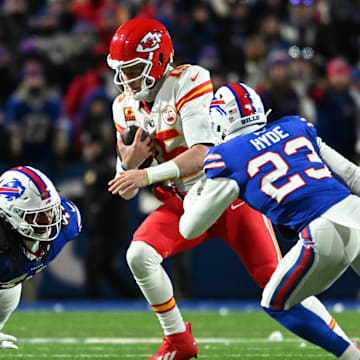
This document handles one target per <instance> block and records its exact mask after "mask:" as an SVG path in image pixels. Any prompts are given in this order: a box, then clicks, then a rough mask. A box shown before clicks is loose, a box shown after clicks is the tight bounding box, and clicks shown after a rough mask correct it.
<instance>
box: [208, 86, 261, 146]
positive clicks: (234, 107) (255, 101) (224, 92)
mask: <svg viewBox="0 0 360 360" xmlns="http://www.w3.org/2000/svg"><path fill="white" fill-rule="evenodd" d="M210 118H211V126H212V129H213V131H214V132H215V135H216V137H217V138H218V139H219V140H220V141H222V140H224V138H225V136H227V135H230V134H232V133H234V132H235V131H236V132H238V133H239V135H240V134H243V133H245V132H246V131H243V132H241V131H238V130H243V129H244V128H246V127H249V126H251V125H258V126H259V127H260V126H261V125H265V124H266V121H267V120H266V114H265V111H264V106H263V103H262V101H261V99H260V96H259V95H258V94H257V93H256V92H255V90H254V89H252V88H251V87H249V86H247V85H245V84H242V83H232V84H228V85H225V86H222V87H221V88H219V89H218V90H217V91H216V93H215V96H214V98H213V99H212V101H211V104H210Z"/></svg>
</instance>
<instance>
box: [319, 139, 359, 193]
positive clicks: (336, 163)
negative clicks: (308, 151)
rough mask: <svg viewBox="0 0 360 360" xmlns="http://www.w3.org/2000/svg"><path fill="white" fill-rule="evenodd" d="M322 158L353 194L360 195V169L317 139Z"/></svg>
mask: <svg viewBox="0 0 360 360" xmlns="http://www.w3.org/2000/svg"><path fill="white" fill-rule="evenodd" d="M317 143H318V145H319V152H320V156H321V158H322V159H323V160H324V161H325V163H326V165H328V166H329V167H330V169H331V170H332V171H333V172H334V173H335V174H336V175H337V176H339V177H340V178H341V179H343V181H344V182H345V184H346V185H347V186H348V188H349V189H350V190H351V192H352V193H354V194H356V195H360V168H359V167H358V166H356V165H355V164H354V163H352V162H351V161H350V160H348V159H346V158H345V157H344V156H342V155H341V154H339V153H338V152H337V151H336V150H334V149H332V148H331V147H330V146H328V145H327V144H325V143H324V142H323V141H322V140H321V139H320V138H317Z"/></svg>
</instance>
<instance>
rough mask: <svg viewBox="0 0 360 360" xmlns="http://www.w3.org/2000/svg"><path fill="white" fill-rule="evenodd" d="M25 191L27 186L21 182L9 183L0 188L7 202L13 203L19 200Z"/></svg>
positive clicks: (0, 192) (1, 194)
mask: <svg viewBox="0 0 360 360" xmlns="http://www.w3.org/2000/svg"><path fill="white" fill-rule="evenodd" d="M24 191H25V186H23V185H22V184H21V182H20V181H19V180H14V181H9V182H8V183H6V184H4V185H2V186H0V196H5V198H6V200H8V201H13V200H15V199H17V198H19V197H20V196H21V195H22V194H23V193H24Z"/></svg>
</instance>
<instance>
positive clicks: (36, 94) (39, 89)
mask: <svg viewBox="0 0 360 360" xmlns="http://www.w3.org/2000/svg"><path fill="white" fill-rule="evenodd" d="M60 117H61V100H60V98H59V96H58V95H57V94H56V92H54V90H53V89H51V88H49V86H48V84H47V81H46V76H45V72H44V68H43V66H42V65H41V64H40V63H39V62H38V61H36V60H27V62H25V64H24V67H23V70H22V81H21V83H20V85H19V87H18V88H17V90H16V92H15V93H14V94H12V95H11V96H10V98H9V100H8V101H7V104H6V121H7V122H8V124H9V126H10V127H11V129H12V135H13V137H12V140H13V142H12V144H13V151H14V153H15V155H17V157H18V159H19V160H21V162H24V163H32V164H34V163H36V164H37V165H38V167H40V168H41V169H45V170H49V169H52V170H55V168H54V166H55V167H56V165H58V162H57V161H58V160H60V158H61V156H63V155H64V154H65V152H66V148H67V138H66V134H65V133H64V132H63V131H62V130H61V128H60Z"/></svg>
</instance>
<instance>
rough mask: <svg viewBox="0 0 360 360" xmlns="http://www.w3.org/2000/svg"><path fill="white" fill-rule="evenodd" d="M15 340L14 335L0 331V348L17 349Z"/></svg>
mask: <svg viewBox="0 0 360 360" xmlns="http://www.w3.org/2000/svg"><path fill="white" fill-rule="evenodd" d="M16 340H17V339H16V337H15V336H12V335H7V334H3V333H0V349H13V350H17V349H18V347H17V345H16V344H14V342H15V341H16Z"/></svg>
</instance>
